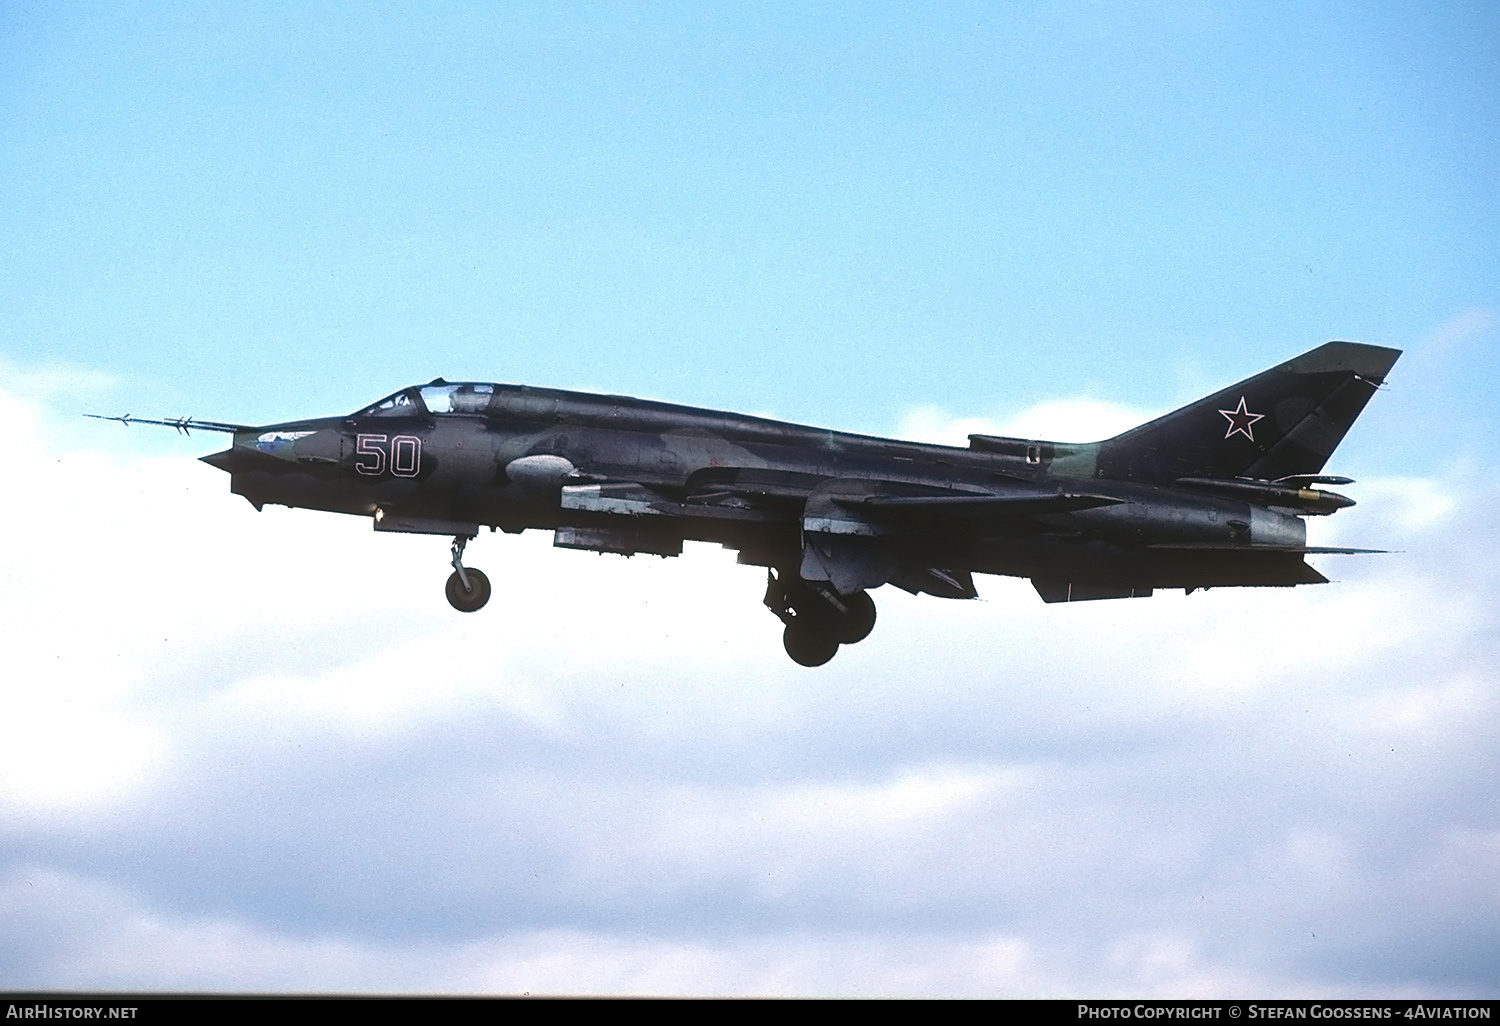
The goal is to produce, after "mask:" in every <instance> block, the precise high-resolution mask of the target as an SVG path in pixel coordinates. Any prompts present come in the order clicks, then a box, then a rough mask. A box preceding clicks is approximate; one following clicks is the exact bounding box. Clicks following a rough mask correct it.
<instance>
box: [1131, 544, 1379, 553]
mask: <svg viewBox="0 0 1500 1026" xmlns="http://www.w3.org/2000/svg"><path fill="white" fill-rule="evenodd" d="M1146 548H1148V549H1159V550H1163V551H1171V552H1244V553H1260V552H1264V553H1272V554H1275V553H1291V554H1294V555H1299V556H1378V555H1385V554H1387V553H1388V552H1389V551H1390V550H1389V549H1350V548H1344V547H1342V546H1337V545H1333V546H1330V545H1238V544H1236V543H1234V542H1160V543H1158V544H1156V545H1147V546H1146Z"/></svg>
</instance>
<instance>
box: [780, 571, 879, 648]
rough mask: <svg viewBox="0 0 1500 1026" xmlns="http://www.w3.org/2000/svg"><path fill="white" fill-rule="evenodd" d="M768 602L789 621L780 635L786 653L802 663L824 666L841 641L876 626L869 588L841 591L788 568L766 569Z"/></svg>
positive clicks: (854, 638)
mask: <svg viewBox="0 0 1500 1026" xmlns="http://www.w3.org/2000/svg"><path fill="white" fill-rule="evenodd" d="M765 604H766V608H768V609H770V610H771V612H773V613H775V614H776V616H777V618H778V619H779V620H781V622H782V623H784V624H785V625H786V630H785V631H783V632H782V636H781V642H782V645H783V646H785V648H786V654H787V655H789V656H791V657H792V660H793V661H794V662H797V663H800V664H801V665H803V666H822V665H823V664H824V663H826V662H828V660H830V659H832V658H833V657H834V655H835V654H837V653H838V650H839V646H840V645H852V644H854V643H855V642H857V641H863V640H864V639H865V638H867V637H869V636H870V631H871V630H872V629H874V627H875V600H874V599H872V598H870V593H869V592H867V591H856V592H854V593H853V594H852V595H840V594H839V593H838V592H836V591H834V590H833V589H832V588H829V587H826V586H824V585H817V584H809V583H808V582H806V581H804V580H802V579H800V578H799V577H797V576H795V575H794V574H791V573H788V572H785V571H782V572H781V573H780V574H778V573H777V571H774V570H767V571H766V597H765Z"/></svg>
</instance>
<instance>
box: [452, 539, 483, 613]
mask: <svg viewBox="0 0 1500 1026" xmlns="http://www.w3.org/2000/svg"><path fill="white" fill-rule="evenodd" d="M468 544H469V539H468V538H467V537H465V536H464V535H458V536H457V537H455V538H454V539H453V573H452V574H451V575H449V577H448V584H447V587H446V588H444V589H443V590H444V592H445V593H446V594H447V596H448V604H449V605H450V606H452V607H453V608H454V609H457V610H458V611H459V612H460V613H472V612H474V611H475V610H476V609H480V608H482V607H483V606H484V604H485V603H486V602H488V601H489V600H490V579H489V578H488V577H486V576H485V575H484V571H482V570H475V569H473V568H472V567H466V566H464V561H463V557H464V546H466V545H468Z"/></svg>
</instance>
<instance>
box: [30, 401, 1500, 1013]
mask: <svg viewBox="0 0 1500 1026" xmlns="http://www.w3.org/2000/svg"><path fill="white" fill-rule="evenodd" d="M12 412H16V413H19V414H20V415H21V417H22V420H23V422H27V423H30V424H31V425H32V426H33V430H32V431H31V433H30V435H29V438H30V439H31V440H30V442H28V444H27V445H26V446H24V447H21V448H19V449H18V450H17V451H18V454H19V456H20V457H21V459H22V463H21V469H22V470H23V471H24V479H25V480H28V481H32V482H36V485H37V487H36V488H35V489H34V490H33V492H32V493H31V495H32V496H34V497H36V501H31V502H27V503H20V504H10V505H9V506H7V507H6V508H5V509H3V510H0V517H3V522H0V528H3V529H4V530H5V532H6V537H8V538H11V539H25V540H27V542H26V544H12V545H10V546H8V547H7V548H6V549H5V550H4V551H3V553H0V563H3V567H0V569H3V572H4V574H5V576H6V579H7V580H8V581H9V582H10V584H11V587H10V588H9V589H8V590H7V591H6V593H5V594H4V595H3V596H0V613H3V616H4V623H5V624H6V626H5V643H6V651H7V661H8V662H7V665H8V666H9V667H14V668H16V669H15V672H12V673H8V674H7V676H6V677H5V678H4V680H3V681H0V733H3V735H4V736H3V738H0V740H3V741H4V742H5V743H4V744H0V786H3V790H0V852H4V853H5V854H4V855H3V857H0V881H7V882H3V883H0V934H4V935H6V936H9V937H15V938H20V939H19V940H17V941H15V942H14V943H12V944H11V945H10V946H9V950H8V951H7V952H4V953H0V982H4V983H5V984H6V985H10V986H28V987H29V986H39V987H41V986H44V987H91V986H98V987H147V988H150V987H191V988H197V987H204V988H231V989H238V988H251V989H259V988H266V989H284V990H298V989H316V990H322V989H376V990H379V989H393V988H394V989H409V988H411V989H432V990H458V991H467V990H505V991H520V990H530V991H532V992H576V991H591V992H635V993H666V992H670V993H714V992H724V993H728V992H739V993H787V992H815V993H911V994H917V993H953V994H959V993H970V994H986V993H1009V994H1065V993H1085V992H1086V993H1111V992H1117V993H1138V994H1142V993H1159V994H1209V993H1217V994H1225V993H1241V994H1244V993H1260V994H1269V993H1293V992H1316V991H1319V990H1321V992H1324V993H1326V992H1328V991H1329V990H1330V989H1331V990H1336V991H1339V992H1358V991H1360V990H1361V989H1362V988H1363V989H1365V990H1368V989H1372V988H1373V989H1377V990H1380V991H1381V992H1392V991H1399V990H1402V989H1403V988H1405V989H1413V988H1415V989H1418V990H1421V991H1422V992H1424V993H1428V994H1433V993H1440V992H1442V993H1450V992H1463V991H1471V992H1472V991H1473V990H1475V989H1480V990H1483V989H1485V987H1486V986H1491V985H1492V984H1493V974H1492V973H1489V974H1488V975H1486V973H1487V970H1485V969H1484V968H1483V967H1482V966H1483V963H1474V964H1473V965H1470V967H1469V968H1463V965H1465V964H1466V963H1463V962H1462V959H1461V958H1460V959H1456V960H1450V962H1449V963H1447V964H1449V965H1452V966H1456V967H1457V968H1452V969H1449V970H1443V969H1441V968H1438V969H1434V968H1432V965H1431V964H1430V962H1428V961H1424V960H1422V959H1420V958H1417V957H1415V956H1413V955H1412V954H1411V953H1412V952H1417V951H1420V950H1422V946H1423V945H1424V944H1427V943H1435V942H1436V941H1435V940H1434V938H1436V937H1437V936H1438V935H1439V934H1441V938H1442V943H1444V944H1447V945H1449V946H1450V947H1453V946H1457V949H1458V950H1459V951H1460V953H1462V951H1479V950H1484V946H1485V945H1486V944H1487V943H1488V942H1489V939H1492V937H1493V930H1494V928H1495V924H1496V922H1497V918H1500V909H1497V907H1496V903H1495V901H1494V899H1493V897H1492V896H1491V897H1486V896H1485V895H1486V893H1487V891H1486V885H1487V883H1488V882H1491V881H1493V879H1494V877H1495V873H1496V872H1497V871H1500V863H1497V858H1500V845H1496V843H1495V841H1494V838H1495V836H1496V824H1495V821H1494V816H1493V807H1492V797H1491V796H1492V794H1493V787H1494V784H1495V780H1494V775H1493V771H1492V770H1491V769H1490V768H1489V767H1490V765H1491V760H1489V758H1488V754H1487V753H1488V744H1489V739H1490V738H1491V737H1492V736H1493V731H1494V728H1495V726H1496V725H1497V724H1496V721H1497V719H1500V709H1497V685H1496V681H1497V674H1496V672H1495V670H1496V664H1497V660H1496V658H1495V657H1496V649H1495V644H1494V641H1493V639H1492V637H1491V634H1492V632H1491V631H1490V630H1489V627H1488V625H1489V624H1491V623H1492V622H1493V620H1494V616H1495V612H1496V600H1497V598H1500V595H1497V591H1496V589H1495V588H1494V587H1493V585H1492V584H1486V583H1485V582H1486V580H1487V573H1488V572H1487V570H1485V569H1484V567H1487V566H1488V565H1490V564H1491V562H1492V561H1488V560H1487V559H1486V558H1484V554H1485V553H1488V552H1489V550H1490V548H1491V547H1492V546H1493V543H1494V538H1495V525H1494V523H1493V516H1492V514H1490V513H1489V511H1488V506H1487V505H1486V504H1485V503H1484V502H1483V501H1463V500H1459V499H1454V500H1453V501H1452V503H1451V504H1450V505H1449V506H1448V508H1447V510H1446V512H1444V513H1443V514H1442V515H1440V516H1431V517H1425V516H1417V517H1412V516H1407V515H1406V514H1404V513H1400V512H1391V511H1392V510H1398V511H1399V510H1400V509H1402V508H1403V507H1402V506H1401V505H1400V504H1401V503H1403V502H1406V501H1408V498H1409V497H1410V496H1412V495H1428V494H1430V495H1452V494H1455V493H1453V492H1452V491H1451V490H1449V488H1448V486H1446V485H1443V484H1441V483H1437V482H1432V481H1416V482H1411V481H1408V482H1403V483H1402V484H1401V485H1400V486H1399V487H1392V488H1389V489H1385V490H1381V489H1375V490H1374V493H1373V495H1372V496H1368V497H1367V496H1366V495H1365V494H1364V493H1360V494H1359V497H1360V498H1362V499H1365V500H1366V502H1365V503H1364V504H1362V505H1361V506H1360V507H1358V508H1357V509H1356V510H1352V511H1348V512H1346V513H1343V514H1340V516H1341V517H1346V518H1353V519H1355V520H1359V519H1360V518H1364V519H1363V521H1362V522H1363V523H1365V524H1366V525H1367V526H1368V525H1376V526H1378V527H1379V529H1380V530H1379V532H1377V533H1380V534H1382V535H1383V536H1382V537H1379V538H1378V539H1372V540H1378V541H1380V542H1383V543H1385V544H1388V545H1390V546H1391V547H1392V548H1398V549H1399V548H1408V549H1410V551H1409V552H1407V553H1399V552H1398V553H1397V554H1394V555H1391V556H1385V557H1379V558H1378V559H1375V558H1371V559H1369V560H1366V561H1363V562H1359V561H1355V562H1353V563H1351V564H1348V565H1350V566H1352V567H1354V568H1355V569H1353V570H1350V571H1348V577H1349V579H1348V581H1347V583H1344V584H1340V585H1336V586H1331V587H1324V588H1304V589H1296V590H1291V591H1282V590H1268V591H1253V590H1243V591H1234V590H1225V591H1217V590H1216V591H1212V592H1209V593H1208V594H1198V595H1193V596H1190V597H1184V596H1182V595H1180V594H1170V595H1159V596H1157V597H1156V598H1153V599H1150V600H1133V601H1128V602H1112V603H1111V602H1105V603H1088V604H1079V605H1075V606H1069V607H1048V606H1044V605H1043V604H1042V603H1040V602H1039V601H1038V600H1037V599H1036V596H1035V595H1034V594H1033V593H1032V591H1031V589H1030V587H1029V586H1028V585H1026V584H1025V583H1024V582H1020V581H1011V580H1003V579H986V580H984V581H982V583H981V591H982V594H983V596H984V598H983V600H982V601H979V602H972V603H945V602H941V601H938V600H934V599H931V598H913V597H911V596H908V595H905V594H904V593H892V589H884V590H882V591H881V592H880V593H879V595H878V600H879V602H880V609H881V612H880V624H879V626H878V627H877V629H876V632H875V634H874V635H873V636H872V637H871V638H870V639H869V640H868V641H866V642H863V643H861V644H860V645H858V646H854V647H851V648H849V649H848V650H846V651H844V652H842V653H841V654H840V655H839V657H838V658H837V659H836V660H835V661H834V662H833V663H832V664H830V665H829V666H828V667H826V668H824V669H822V670H818V671H806V670H802V669H801V668H798V667H795V666H793V665H791V664H790V663H789V662H788V661H787V660H786V659H785V657H784V655H783V654H782V653H781V651H780V646H779V638H778V635H779V630H778V626H779V625H778V624H777V623H776V621H775V620H774V618H772V617H771V616H769V615H768V614H766V613H765V612H764V611H763V610H761V609H760V608H759V596H760V589H761V583H762V582H761V576H760V572H759V571H756V570H754V569H752V568H746V567H738V566H736V565H735V564H734V563H733V561H732V558H731V557H730V555H729V554H727V553H724V552H722V551H720V550H717V549H713V548H710V547H705V546H697V547H690V549H689V551H688V552H687V553H685V554H684V556H683V557H682V558H681V559H677V560H657V559H652V558H640V559H633V560H621V559H616V558H612V557H599V556H594V555H591V554H582V553H574V552H563V551H557V550H553V549H551V548H550V546H549V544H548V539H547V538H546V537H544V536H540V535H528V536H524V537H522V538H510V537H502V536H499V535H496V536H489V535H486V536H484V537H483V538H481V539H479V540H478V541H477V542H476V543H475V544H474V545H473V546H472V547H471V549H470V553H471V558H472V561H473V562H474V563H475V564H476V565H480V566H483V567H484V568H485V569H486V570H487V571H488V572H489V573H490V576H491V579H492V580H493V581H495V583H496V594H495V598H494V599H493V600H492V602H491V604H490V606H489V607H487V608H486V609H485V610H483V611H481V612H480V613H477V614H473V615H471V616H463V615H460V614H456V613H453V612H452V611H451V610H449V609H448V608H447V606H446V604H445V603H444V602H443V600H442V598H441V595H440V589H441V584H442V581H443V579H444V578H445V577H446V574H447V567H446V549H445V543H444V540H443V539H440V538H439V539H433V538H421V537H408V536H398V537H390V536H383V535H380V536H377V535H375V534H374V533H373V532H371V531H370V529H369V526H368V524H367V523H364V522H363V521H360V520H356V519H353V518H340V517H335V516H322V515H317V514H311V513H306V512H300V511H285V510H279V509H268V510H267V512H265V513H262V514H257V513H255V512H254V511H253V510H252V509H251V508H250V507H249V506H248V505H247V504H245V503H244V502H243V500H241V499H239V498H237V497H233V496H231V495H229V494H228V490H227V482H226V480H225V479H224V477H223V476H222V475H221V474H219V473H218V472H217V471H214V470H212V469H210V468H208V467H206V466H204V465H202V464H199V463H197V462H195V461H194V460H192V459H191V457H192V456H194V455H197V454H198V453H199V452H201V451H202V450H203V447H202V446H201V445H199V444H197V443H196V441H184V442H182V443H180V445H181V447H182V448H183V449H184V453H183V455H181V456H179V457H176V458H172V459H161V458H141V457H139V456H137V455H133V454H132V452H131V450H130V449H129V448H127V446H129V445H133V444H135V443H134V441H133V439H134V437H135V436H134V435H129V436H126V435H124V434H123V433H118V434H112V435H107V436H100V437H101V439H102V441H101V442H100V445H101V446H102V445H104V444H109V445H111V446H115V447H116V448H115V449H114V450H113V451H109V450H104V449H102V448H95V449H90V450H86V451H72V450H69V449H65V448H59V447H58V446H56V445H55V444H54V443H52V442H51V441H50V439H51V438H52V437H53V435H52V433H51V431H50V430H49V425H48V423H47V420H46V417H45V416H44V415H43V414H41V413H40V412H39V411H38V410H37V409H36V408H35V407H30V406H24V405H22V406H19V407H18V410H15V411H12ZM27 418H29V420H28V419H27ZM944 430H950V429H948V428H945V429H944ZM1424 501H1425V500H1424ZM1460 543H1461V544H1463V545H1466V546H1468V547H1469V548H1468V550H1467V551H1464V550H1459V549H1457V548H1455V545H1457V544H1460ZM1347 558H1349V559H1353V557H1347ZM1463 575H1468V576H1463ZM1455 579H1459V580H1461V581H1463V582H1467V583H1462V584H1461V585H1459V586H1455V584H1454V581H1455ZM1392 893H1400V894H1401V895H1403V897H1402V898H1401V902H1400V903H1399V905H1398V907H1395V909H1394V911H1393V910H1392V906H1391V905H1390V902H1389V901H1388V900H1386V898H1384V897H1382V895H1386V896H1388V895H1390V894H1392ZM1459 901H1463V902H1464V903H1465V907H1466V908H1468V909H1469V910H1470V912H1469V918H1468V919H1467V920H1466V921H1465V922H1463V923H1454V922H1452V921H1451V916H1449V913H1450V911H1451V910H1452V909H1453V908H1454V907H1455V905H1454V903H1455V902H1459ZM1309 924H1312V925H1309ZM1314 927H1316V929H1315V928H1314ZM1314 933H1316V934H1317V937H1316V938H1314V937H1313V934H1314ZM1471 962H1472V960H1471ZM1377 965H1378V966H1379V968H1368V967H1370V966H1377ZM1474 965H1478V966H1479V967H1478V968H1475V967H1474Z"/></svg>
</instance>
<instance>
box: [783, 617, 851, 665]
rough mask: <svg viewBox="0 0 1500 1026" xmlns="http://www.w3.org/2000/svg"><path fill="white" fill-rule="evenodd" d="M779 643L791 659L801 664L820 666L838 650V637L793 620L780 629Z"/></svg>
mask: <svg viewBox="0 0 1500 1026" xmlns="http://www.w3.org/2000/svg"><path fill="white" fill-rule="evenodd" d="M781 643H782V645H784V646H785V647H786V654H787V655H789V656H791V657H792V661H793V662H795V663H800V664H801V665H803V666H822V665H823V664H824V663H826V662H828V660H830V659H832V658H833V657H834V655H835V654H836V653H837V652H838V650H839V642H838V639H837V638H835V637H833V636H832V635H831V634H828V633H826V632H824V631H821V630H816V629H813V628H809V627H803V626H799V625H798V624H797V623H796V622H795V621H793V622H792V623H789V624H787V625H786V630H784V631H782V633H781Z"/></svg>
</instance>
